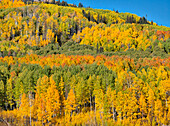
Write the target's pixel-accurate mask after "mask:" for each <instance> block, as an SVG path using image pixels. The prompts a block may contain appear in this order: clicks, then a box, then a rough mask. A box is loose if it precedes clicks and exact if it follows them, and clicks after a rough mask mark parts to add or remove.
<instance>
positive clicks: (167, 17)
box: [60, 0, 170, 27]
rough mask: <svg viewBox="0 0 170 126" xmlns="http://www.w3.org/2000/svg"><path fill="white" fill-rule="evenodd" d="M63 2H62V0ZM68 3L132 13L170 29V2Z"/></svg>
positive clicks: (107, 0)
mask: <svg viewBox="0 0 170 126" xmlns="http://www.w3.org/2000/svg"><path fill="white" fill-rule="evenodd" d="M60 1H62V0H60ZM64 1H67V3H74V4H76V5H78V3H79V2H81V3H82V4H83V5H84V6H85V7H87V6H90V7H91V8H97V9H109V10H113V8H114V9H115V10H118V11H119V12H130V13H133V14H137V15H138V16H141V17H142V16H146V14H147V19H148V20H149V21H151V20H153V21H154V22H156V23H157V24H158V25H161V24H162V25H164V26H168V27H170V0H64Z"/></svg>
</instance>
